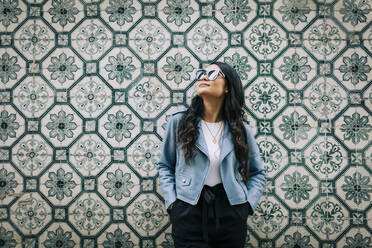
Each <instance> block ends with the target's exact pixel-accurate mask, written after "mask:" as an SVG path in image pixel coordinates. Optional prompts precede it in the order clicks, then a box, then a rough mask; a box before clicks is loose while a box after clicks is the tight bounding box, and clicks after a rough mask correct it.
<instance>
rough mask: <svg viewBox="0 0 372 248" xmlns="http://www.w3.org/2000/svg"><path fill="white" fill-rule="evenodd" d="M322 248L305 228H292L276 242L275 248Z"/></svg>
mask: <svg viewBox="0 0 372 248" xmlns="http://www.w3.org/2000/svg"><path fill="white" fill-rule="evenodd" d="M296 245H297V246H299V247H320V246H319V242H318V240H317V239H316V238H315V237H314V235H313V234H312V233H310V232H309V231H308V230H307V229H306V228H305V227H302V226H290V227H289V228H288V229H287V230H286V231H285V232H284V233H283V234H282V235H281V236H280V238H279V239H277V240H276V242H275V247H296Z"/></svg>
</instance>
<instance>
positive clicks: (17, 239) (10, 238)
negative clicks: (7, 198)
mask: <svg viewBox="0 0 372 248" xmlns="http://www.w3.org/2000/svg"><path fill="white" fill-rule="evenodd" d="M0 237H1V238H2V240H3V242H4V243H3V244H4V247H14V248H20V247H21V244H22V238H21V236H20V235H19V234H18V233H17V231H16V230H14V228H13V227H12V226H11V225H10V224H9V222H7V221H2V222H0Z"/></svg>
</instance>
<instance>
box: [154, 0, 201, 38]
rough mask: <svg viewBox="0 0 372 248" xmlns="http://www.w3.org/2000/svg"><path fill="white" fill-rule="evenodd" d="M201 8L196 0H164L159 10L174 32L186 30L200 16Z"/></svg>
mask: <svg viewBox="0 0 372 248" xmlns="http://www.w3.org/2000/svg"><path fill="white" fill-rule="evenodd" d="M199 8H200V7H199V5H198V4H196V2H195V1H194V0H171V1H169V0H167V1H166V0H162V1H160V2H159V4H158V8H157V12H158V15H159V18H160V20H161V21H163V23H164V24H166V25H167V27H168V28H170V29H171V30H172V32H185V31H186V29H188V28H189V27H190V25H192V24H193V23H194V22H195V21H196V20H197V18H198V17H199V12H200V9H199Z"/></svg>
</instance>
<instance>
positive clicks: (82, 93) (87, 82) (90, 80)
mask: <svg viewBox="0 0 372 248" xmlns="http://www.w3.org/2000/svg"><path fill="white" fill-rule="evenodd" d="M70 98H71V100H70V102H71V104H72V106H74V107H75V109H76V110H77V111H78V112H79V113H80V114H81V115H83V117H85V118H97V117H98V116H99V115H100V114H101V113H102V112H104V111H105V110H106V109H107V108H108V107H109V106H110V105H111V103H112V92H111V89H110V88H109V87H108V86H107V85H106V84H105V83H104V82H103V81H102V80H101V79H100V78H99V77H97V76H91V77H90V76H86V77H84V78H83V79H82V80H81V81H80V82H79V83H77V84H76V85H75V86H74V87H73V88H72V89H71V91H70Z"/></svg>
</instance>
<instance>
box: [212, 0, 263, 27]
mask: <svg viewBox="0 0 372 248" xmlns="http://www.w3.org/2000/svg"><path fill="white" fill-rule="evenodd" d="M257 8H258V5H257V4H256V3H255V2H254V1H248V0H238V1H235V0H232V1H218V2H217V3H216V5H215V11H216V12H215V17H216V19H217V20H219V21H220V22H221V23H222V24H223V25H224V26H225V27H226V28H227V29H228V30H231V31H241V30H243V29H244V28H245V27H247V26H248V23H249V22H248V21H249V20H253V19H254V18H255V17H256V15H257Z"/></svg>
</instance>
